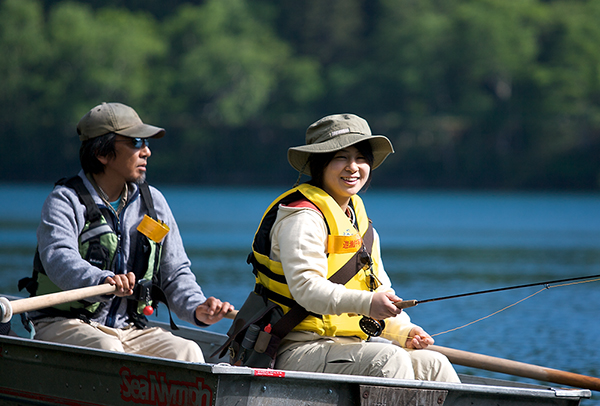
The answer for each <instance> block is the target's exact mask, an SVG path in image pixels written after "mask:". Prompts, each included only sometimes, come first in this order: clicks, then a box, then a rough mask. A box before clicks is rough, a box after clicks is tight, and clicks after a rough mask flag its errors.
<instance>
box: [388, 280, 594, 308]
mask: <svg viewBox="0 0 600 406" xmlns="http://www.w3.org/2000/svg"><path fill="white" fill-rule="evenodd" d="M592 278H600V275H590V276H579V277H576V278H567V279H557V280H553V281H546V282H535V283H527V284H525V285H517V286H507V287H504V288H497V289H488V290H479V291H477V292H470V293H461V294H458V295H451V296H442V297H436V298H433V299H425V300H400V301H398V302H394V304H395V305H396V307H398V308H399V309H406V308H407V307H413V306H416V305H418V304H419V303H427V302H437V301H439V300H446V299H455V298H457V297H465V296H473V295H481V294H483V293H493V292H501V291H504V290H512V289H520V288H528V287H531V286H540V285H546V289H549V288H550V286H548V285H550V284H555V283H561V282H571V281H578V280H584V279H592Z"/></svg>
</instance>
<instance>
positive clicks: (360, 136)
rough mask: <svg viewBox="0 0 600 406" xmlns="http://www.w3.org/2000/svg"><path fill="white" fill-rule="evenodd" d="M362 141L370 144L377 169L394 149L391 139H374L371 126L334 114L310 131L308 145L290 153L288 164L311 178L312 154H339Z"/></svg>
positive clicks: (293, 148) (351, 116)
mask: <svg viewBox="0 0 600 406" xmlns="http://www.w3.org/2000/svg"><path fill="white" fill-rule="evenodd" d="M362 141H369V143H370V144H371V148H372V150H373V166H372V167H371V169H375V168H377V167H378V166H379V165H381V164H382V163H383V161H385V158H387V156H388V155H389V154H392V153H394V147H393V146H392V143H391V142H390V140H389V139H387V137H385V136H383V135H372V134H371V128H369V124H368V123H367V121H366V120H365V119H363V118H360V117H358V116H356V115H354V114H334V115H331V116H327V117H323V118H322V119H320V120H319V121H317V122H315V123H313V124H311V125H310V126H309V127H308V129H307V130H306V145H301V146H299V147H292V148H290V149H288V161H289V162H290V165H292V167H293V168H294V169H296V170H297V171H298V172H300V173H303V174H305V175H310V166H309V165H308V160H309V158H310V155H311V154H323V153H327V152H334V151H339V150H340V149H344V148H346V147H349V146H352V145H354V144H357V143H359V142H362Z"/></svg>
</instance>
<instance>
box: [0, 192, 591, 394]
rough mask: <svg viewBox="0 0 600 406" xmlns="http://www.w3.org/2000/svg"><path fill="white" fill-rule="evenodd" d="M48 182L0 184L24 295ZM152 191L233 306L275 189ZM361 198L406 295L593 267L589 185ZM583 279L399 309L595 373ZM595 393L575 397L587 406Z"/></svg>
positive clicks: (210, 289) (1, 209)
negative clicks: (576, 190)
mask: <svg viewBox="0 0 600 406" xmlns="http://www.w3.org/2000/svg"><path fill="white" fill-rule="evenodd" d="M50 190H51V185H0V196H1V197H2V198H1V199H0V291H2V292H4V293H7V294H13V295H15V294H19V295H23V294H22V293H20V292H18V291H17V288H16V284H17V281H18V280H19V279H20V278H22V277H24V276H28V275H29V274H30V272H31V263H32V257H33V253H34V251H35V245H36V237H35V230H36V227H37V223H38V221H39V212H40V209H41V207H42V204H43V201H44V199H45V197H46V195H47V194H48V193H49V191H50ZM161 190H162V191H163V193H164V195H165V196H166V198H167V200H168V201H169V203H170V205H171V208H172V210H173V213H174V214H175V217H176V219H177V220H178V223H179V227H180V231H181V234H182V238H183V241H184V244H185V246H186V249H187V252H188V255H189V256H190V259H191V260H192V269H193V271H194V273H195V274H196V275H197V279H198V282H199V283H200V285H201V286H202V287H203V290H204V291H205V293H206V295H208V296H211V295H212V296H216V297H219V298H221V299H222V300H227V301H230V302H231V303H233V304H234V305H235V306H236V307H238V308H239V307H240V306H241V305H242V303H243V301H244V299H245V298H246V296H247V294H248V292H249V291H250V290H251V289H252V287H253V284H254V279H253V275H252V273H251V268H250V267H249V265H247V264H246V256H247V254H248V253H249V251H250V246H251V243H252V237H253V235H254V232H255V231H256V227H257V226H258V223H259V221H260V219H261V217H262V214H263V211H264V209H265V208H266V207H267V205H268V204H269V203H271V201H272V200H273V199H274V198H275V197H276V196H277V195H279V194H280V193H281V192H283V191H284V190H279V189H227V188H202V187H171V186H168V187H162V188H161ZM362 197H363V199H364V201H365V204H366V206H367V210H368V213H369V216H370V217H371V218H372V220H373V223H374V225H375V228H376V229H377V231H378V233H379V235H380V237H381V241H382V243H381V247H382V255H383V260H384V264H385V268H386V271H387V272H388V274H389V275H390V277H391V279H392V281H393V284H394V287H395V289H396V291H397V293H398V295H399V296H401V297H403V298H404V299H417V300H426V299H431V298H438V297H444V296H449V295H457V294H462V293H468V292H476V291H480V290H488V289H496V288H501V287H510V286H517V285H523V284H530V283H536V282H544V281H553V280H559V279H566V278H573V277H578V276H587V275H597V274H600V216H599V213H600V195H598V194H584V193H581V194H567V193H492V192H477V193H476V192H442V191H437V192H435V191H422V192H421V191H420V192H414V191H401V190H377V189H376V188H371V189H370V190H369V191H367V192H366V193H364V194H363V195H362ZM584 282H585V283H578V284H568V285H566V286H557V285H558V284H554V285H550V286H547V287H546V286H543V285H541V286H534V287H529V288H520V289H513V290H508V291H502V292H496V293H487V294H481V295H474V296H467V297H462V298H455V299H448V300H440V301H433V302H428V303H422V304H419V305H418V306H416V307H414V308H411V309H408V310H407V312H408V313H409V314H410V315H411V317H412V319H413V321H414V322H415V323H417V324H420V325H421V326H423V327H424V328H425V329H426V330H427V331H428V332H429V333H430V334H432V335H434V337H435V339H436V344H439V345H442V346H447V347H452V348H457V349H461V350H466V351H471V352H476V353H482V354H487V355H492V356H496V357H500V358H508V359H513V360H517V361H521V362H525V363H531V364H535V365H542V366H545V367H549V368H555V369H559V370H565V371H570V372H575V373H578V374H583V375H590V376H600V318H599V314H600V294H599V291H600V282H598V281H595V282H590V281H584ZM529 296H531V297H529ZM528 297H529V298H528ZM523 299H525V300H523ZM521 300H523V301H522V302H520V303H518V302H519V301H521ZM503 309H504V310H503ZM495 312H498V313H497V314H494V313H495ZM488 316H489V317H488ZM158 317H159V319H161V320H163V321H166V320H168V315H167V312H166V309H164V308H159V314H158ZM479 319H482V320H481V321H478V322H475V323H473V324H470V323H472V322H474V321H477V320H479ZM178 322H180V321H178ZM229 326H230V322H229V321H227V320H225V321H223V322H220V323H217V324H216V325H214V326H211V327H210V328H209V329H211V330H212V331H218V332H222V333H224V332H226V331H227V330H228V328H229ZM462 326H464V327H462ZM460 327H462V328H460ZM457 328H458V329H457ZM457 370H459V372H461V373H469V374H477V375H483V376H490V377H495V378H500V379H509V380H516V381H523V382H533V381H530V380H528V379H526V378H518V377H513V376H509V375H504V374H499V373H492V372H488V371H482V370H476V369H472V368H466V367H460V366H457ZM599 395H600V394H598V393H597V392H595V393H594V398H593V399H592V400H586V401H584V402H583V404H584V405H592V404H595V403H596V402H598V397H599ZM599 403H600V402H599Z"/></svg>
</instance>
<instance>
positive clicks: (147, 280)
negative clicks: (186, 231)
mask: <svg viewBox="0 0 600 406" xmlns="http://www.w3.org/2000/svg"><path fill="white" fill-rule="evenodd" d="M56 184H57V185H64V186H67V187H70V188H71V189H73V190H75V192H77V195H78V197H79V200H80V201H81V203H82V204H83V205H85V207H86V219H85V220H86V222H85V226H84V227H83V230H82V231H81V233H80V234H79V238H78V240H79V253H80V254H81V257H82V258H83V259H85V260H86V261H88V262H89V263H90V264H92V265H94V266H96V267H98V268H100V269H107V270H111V271H113V272H115V273H123V272H125V269H124V268H125V267H124V265H121V264H119V262H120V261H121V258H120V255H121V254H120V249H121V247H120V243H119V241H120V238H119V235H118V234H120V232H121V231H120V230H115V229H114V228H118V226H116V225H114V226H113V225H110V224H109V222H108V221H107V220H106V219H107V218H111V217H110V216H114V214H112V212H110V210H109V209H108V208H103V207H102V208H101V207H99V206H98V205H97V204H96V203H95V202H94V199H93V198H92V196H91V194H90V192H89V190H88V189H87V188H86V187H85V185H84V183H83V180H82V179H81V178H80V177H79V176H74V177H72V178H69V179H61V180H59V181H58V182H57V183H56ZM139 190H140V195H141V198H142V202H143V206H144V207H145V208H146V210H147V212H148V215H149V216H150V217H151V218H152V219H154V220H157V216H156V210H155V209H154V202H153V200H152V196H151V193H150V189H149V187H148V184H147V183H146V182H144V183H142V184H140V185H139ZM115 223H116V220H115ZM113 227H114V228H113ZM131 246H132V247H135V250H134V251H133V253H132V254H133V255H134V257H133V258H132V260H133V269H132V272H134V273H135V275H136V281H138V284H137V285H136V291H135V293H134V295H133V296H132V297H128V298H127V308H128V314H129V317H130V319H131V321H132V322H133V323H134V324H136V325H137V326H138V327H143V326H144V325H145V322H146V318H145V316H144V315H143V310H144V308H145V307H146V306H147V305H149V304H150V303H151V301H152V306H153V307H156V306H157V305H158V303H157V301H159V300H160V301H164V302H166V299H165V298H164V293H162V291H161V290H160V289H159V288H158V283H157V282H158V277H159V265H160V256H161V249H162V244H161V243H158V242H155V241H153V240H151V239H150V238H148V237H146V236H145V235H143V234H142V233H140V232H139V231H138V232H137V233H136V237H134V240H133V241H131ZM23 288H26V289H27V291H28V292H29V293H30V295H31V296H38V295H45V294H49V293H55V292H59V291H61V289H60V288H59V287H58V286H56V285H55V284H54V283H53V282H52V281H51V280H50V278H49V277H48V276H47V275H46V271H45V270H44V267H43V266H42V262H41V260H40V255H39V251H38V250H37V248H36V252H35V257H34V261H33V275H32V276H31V277H29V278H23V279H21V280H20V281H19V290H21V289H23ZM103 306H104V304H103V303H100V302H96V303H91V302H89V301H86V300H80V301H76V302H70V303H65V304H62V305H57V306H55V307H51V308H48V309H43V310H40V313H42V314H44V315H46V316H62V317H69V318H75V317H78V318H84V319H89V318H92V317H94V316H95V315H96V314H97V313H98V312H99V311H100V310H101V309H102V307H103ZM171 324H173V323H171Z"/></svg>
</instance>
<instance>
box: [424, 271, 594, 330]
mask: <svg viewBox="0 0 600 406" xmlns="http://www.w3.org/2000/svg"><path fill="white" fill-rule="evenodd" d="M595 276H598V275H595ZM593 277H594V276H588V277H587V278H593ZM580 279H585V277H583V278H574V279H573V278H572V279H565V280H561V281H560V282H562V281H567V280H579V281H578V282H572V283H564V284H562V285H554V286H550V285H549V284H550V283H552V282H548V283H545V285H546V286H545V287H544V288H543V289H540V290H538V291H537V292H535V293H533V294H531V295H529V296H527V297H525V298H523V299H521V300H518V301H517V302H515V303H513V304H511V305H508V306H506V307H504V308H503V309H500V310H498V311H495V312H494V313H492V314H489V315H487V316H485V317H482V318H480V319H477V320H474V321H472V322H470V323H467V324H465V325H462V326H460V327H455V328H452V329H450V330H446V331H442V332H440V333H436V334H431V337H435V336H439V335H442V334H446V333H451V332H453V331H456V330H460V329H462V328H465V327H468V326H470V325H472V324H475V323H477V322H480V321H482V320H485V319H487V318H490V317H492V316H495V315H497V314H498V313H502V312H503V311H505V310H508V309H510V308H511V307H513V306H516V305H518V304H519V303H521V302H524V301H525V300H527V299H530V298H532V297H534V296H535V295H537V294H538V293H541V292H543V291H545V290H548V289H550V288H560V287H564V286H570V285H578V284H581V283H590V282H597V281H600V278H598V279H592V280H583V281H582V280H580ZM540 284H543V283H540ZM536 285H539V284H536ZM528 286H535V285H533V284H530V285H528ZM515 289H516V288H515ZM501 290H506V288H502V289H501Z"/></svg>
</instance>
